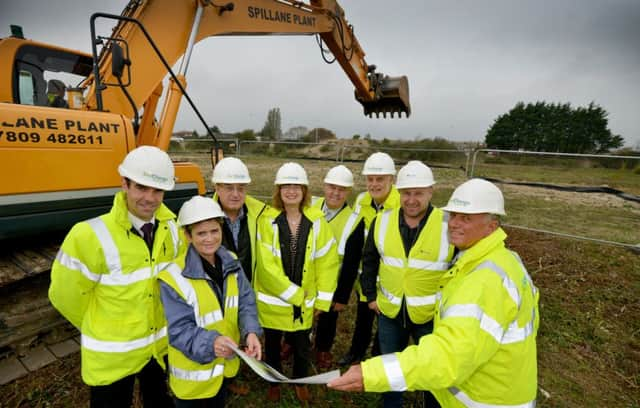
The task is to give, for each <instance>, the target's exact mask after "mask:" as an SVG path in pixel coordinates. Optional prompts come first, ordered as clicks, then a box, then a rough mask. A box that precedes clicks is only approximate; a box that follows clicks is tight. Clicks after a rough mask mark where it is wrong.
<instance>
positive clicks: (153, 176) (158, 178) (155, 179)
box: [142, 171, 169, 183]
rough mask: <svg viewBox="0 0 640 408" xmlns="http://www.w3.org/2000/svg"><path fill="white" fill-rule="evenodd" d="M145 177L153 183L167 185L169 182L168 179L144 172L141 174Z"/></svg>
mask: <svg viewBox="0 0 640 408" xmlns="http://www.w3.org/2000/svg"><path fill="white" fill-rule="evenodd" d="M142 174H143V175H144V176H145V177H148V178H150V179H151V180H153V181H159V182H161V183H167V182H169V178H167V177H162V176H158V175H157V174H153V173H147V172H146V171H145V172H143V173H142Z"/></svg>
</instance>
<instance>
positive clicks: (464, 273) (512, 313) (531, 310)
mask: <svg viewBox="0 0 640 408" xmlns="http://www.w3.org/2000/svg"><path fill="white" fill-rule="evenodd" d="M444 210H445V211H447V212H449V239H450V241H451V242H452V243H453V244H454V245H455V246H456V247H457V248H458V249H459V250H460V252H459V253H458V255H457V256H456V259H455V263H454V265H453V267H452V268H451V269H450V270H449V271H448V272H447V273H446V275H445V279H443V281H442V286H443V288H442V290H441V294H440V295H439V299H438V303H437V304H436V314H435V325H434V331H433V333H432V334H430V335H427V336H424V337H422V339H420V343H419V344H417V345H413V346H409V347H407V348H406V349H405V350H404V351H402V352H401V353H394V354H387V355H383V356H380V357H377V358H374V359H371V360H367V361H364V362H363V363H362V364H361V365H357V366H353V367H351V368H350V369H349V371H347V372H346V373H345V374H344V375H343V376H342V377H340V378H339V379H337V380H334V381H331V382H330V383H329V384H328V385H329V387H330V388H335V389H339V390H344V391H362V390H363V389H364V390H365V391H373V392H381V391H389V390H397V391H400V390H407V389H408V390H431V391H432V392H433V393H434V394H435V396H436V398H437V399H438V401H439V402H440V404H442V406H443V407H487V408H489V407H496V408H497V407H505V406H509V407H522V408H533V407H535V406H536V393H537V358H536V334H537V331H538V324H539V314H538V298H539V294H538V291H537V289H536V287H535V286H534V285H533V282H532V281H531V277H530V276H529V274H528V273H527V271H526V269H525V267H524V265H523V264H522V261H521V260H520V257H519V256H518V255H517V254H516V253H515V252H513V251H510V250H509V249H507V248H506V246H505V242H504V241H505V239H506V234H505V232H504V231H503V230H502V228H500V223H499V216H501V215H505V211H504V199H503V196H502V192H501V191H500V190H499V189H498V187H496V186H495V185H494V184H492V183H490V182H488V181H486V180H482V179H471V180H468V181H466V182H465V183H463V184H462V185H460V186H459V187H458V188H456V190H455V191H454V192H453V194H452V196H451V198H450V200H449V203H448V204H447V206H446V207H445V208H444Z"/></svg>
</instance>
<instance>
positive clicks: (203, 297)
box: [158, 246, 259, 400]
mask: <svg viewBox="0 0 640 408" xmlns="http://www.w3.org/2000/svg"><path fill="white" fill-rule="evenodd" d="M216 255H217V256H219V257H220V258H221V260H222V265H223V272H222V273H223V281H224V284H223V286H224V288H221V289H222V292H223V293H222V295H223V301H224V309H223V308H222V307H221V305H220V303H219V301H218V297H217V295H216V293H215V292H214V289H213V288H212V286H211V283H209V278H208V276H206V273H205V272H204V270H203V267H202V261H201V259H200V256H199V255H198V253H197V251H196V250H195V249H194V248H193V247H191V246H190V247H189V251H188V253H187V257H186V259H177V260H176V262H175V263H173V264H171V265H170V266H169V267H168V268H167V269H165V270H163V271H162V272H160V275H159V276H158V278H159V279H160V280H161V281H162V282H163V284H164V283H166V284H167V285H168V286H169V287H170V288H171V289H172V290H173V291H174V293H175V294H177V295H178V296H179V298H175V297H172V296H171V295H170V294H169V293H166V294H165V289H164V286H163V294H162V301H163V303H164V304H165V309H166V313H167V320H168V322H169V330H170V333H172V336H171V338H170V343H169V385H170V387H171V390H172V391H173V393H174V394H175V395H176V396H177V397H178V398H180V399H187V400H191V399H202V398H209V397H212V396H214V395H216V394H217V393H218V391H219V390H220V387H221V385H222V381H223V377H233V376H235V375H236V373H237V372H238V367H239V363H240V361H239V359H238V357H237V356H236V357H234V358H232V359H230V360H225V359H224V358H222V357H217V358H216V357H215V356H214V354H213V343H214V342H215V339H216V338H217V336H213V335H212V334H213V333H215V334H217V335H224V336H228V337H230V338H231V339H233V341H235V342H236V343H239V342H240V331H239V328H238V307H239V303H240V297H239V289H238V272H239V271H242V269H241V268H240V267H239V264H238V263H236V262H233V261H235V257H233V256H232V254H231V253H230V252H229V251H227V250H226V249H224V247H221V248H219V249H218V251H217V252H216ZM185 264H186V267H184V268H183V267H182V266H181V265H185ZM230 264H231V265H232V268H233V269H232V270H231V271H230V270H229V267H228V266H227V265H230ZM247 283H248V282H247ZM214 285H215V284H214ZM185 304H186V305H187V306H189V307H190V308H191V314H190V315H188V316H184V315H183V313H181V312H182V311H183V310H184V309H183V307H184V305H185ZM254 308H255V304H254ZM174 325H175V326H176V329H177V330H179V331H181V332H188V335H190V336H191V338H190V339H189V341H182V340H183V339H179V338H178V336H176V338H175V339H174V338H173V333H174V328H173V326H174ZM186 326H188V327H186ZM181 334H182V333H181ZM258 334H259V333H258ZM202 338H204V339H205V340H202ZM187 344H189V346H188V347H189V348H190V349H183V348H185V347H187V346H186V345H187ZM192 348H193V349H206V352H205V354H206V355H207V357H209V358H202V357H201V358H199V360H201V361H195V360H194V359H192V358H190V357H189V355H191V354H193V353H198V351H199V350H195V351H194V350H192ZM205 359H206V360H209V361H206V362H205V361H202V360H205Z"/></svg>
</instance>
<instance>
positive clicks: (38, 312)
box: [0, 236, 76, 359]
mask: <svg viewBox="0 0 640 408" xmlns="http://www.w3.org/2000/svg"><path fill="white" fill-rule="evenodd" d="M61 242H62V237H61V236H55V237H49V238H44V239H43V238H37V237H36V238H33V239H31V240H30V241H19V242H14V243H6V242H5V243H4V245H2V248H1V249H0V359H4V358H8V357H10V356H12V355H17V356H21V355H25V354H26V353H27V352H28V350H29V349H32V348H33V347H35V346H37V345H38V344H41V343H50V342H53V341H58V340H60V339H62V338H65V337H66V338H69V337H72V336H73V335H74V334H76V333H75V330H74V329H73V328H72V327H70V325H69V324H68V323H67V321H66V320H65V319H64V318H63V317H62V316H60V314H59V313H58V312H57V311H56V310H55V309H54V308H53V306H52V305H51V303H50V302H49V299H48V296H47V291H48V288H49V281H50V272H51V264H52V263H53V260H54V258H55V256H56V253H57V251H58V248H59V246H60V243H61Z"/></svg>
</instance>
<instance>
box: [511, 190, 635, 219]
mask: <svg viewBox="0 0 640 408" xmlns="http://www.w3.org/2000/svg"><path fill="white" fill-rule="evenodd" d="M500 187H501V188H502V190H503V192H504V194H505V195H507V196H508V195H516V194H517V195H527V196H530V197H535V198H540V199H543V200H546V201H564V202H566V203H568V204H581V205H587V206H591V205H593V206H598V207H608V208H630V209H632V210H633V211H635V212H637V213H638V214H639V215H640V203H636V202H634V201H629V200H625V199H623V198H621V197H618V196H615V195H612V194H605V193H577V192H571V191H559V190H550V189H547V188H539V187H529V186H517V185H509V184H501V185H500Z"/></svg>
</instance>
